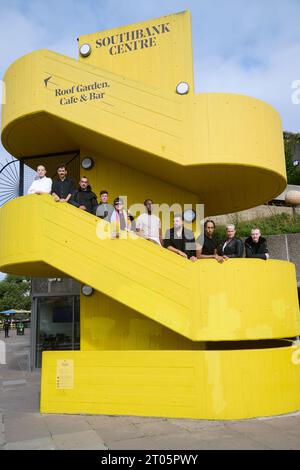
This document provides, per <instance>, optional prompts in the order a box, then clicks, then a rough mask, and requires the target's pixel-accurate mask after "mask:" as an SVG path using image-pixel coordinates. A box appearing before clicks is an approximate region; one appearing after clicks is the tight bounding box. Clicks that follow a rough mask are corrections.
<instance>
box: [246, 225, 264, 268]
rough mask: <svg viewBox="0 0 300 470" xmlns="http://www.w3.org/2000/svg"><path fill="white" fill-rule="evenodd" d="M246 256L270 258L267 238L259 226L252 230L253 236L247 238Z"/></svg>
mask: <svg viewBox="0 0 300 470" xmlns="http://www.w3.org/2000/svg"><path fill="white" fill-rule="evenodd" d="M245 249H246V258H260V259H265V260H267V259H269V258H270V255H269V250H268V247H267V240H266V239H265V238H263V237H262V236H261V233H260V230H259V229H258V228H253V229H252V230H251V236H250V237H249V238H247V239H246V240H245Z"/></svg>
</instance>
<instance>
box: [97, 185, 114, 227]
mask: <svg viewBox="0 0 300 470" xmlns="http://www.w3.org/2000/svg"><path fill="white" fill-rule="evenodd" d="M113 211H114V206H113V205H112V204H109V202H108V191H106V189H103V190H102V191H100V204H99V206H98V207H97V212H96V216H97V217H100V219H104V220H107V221H109V220H110V218H111V215H112V213H113Z"/></svg>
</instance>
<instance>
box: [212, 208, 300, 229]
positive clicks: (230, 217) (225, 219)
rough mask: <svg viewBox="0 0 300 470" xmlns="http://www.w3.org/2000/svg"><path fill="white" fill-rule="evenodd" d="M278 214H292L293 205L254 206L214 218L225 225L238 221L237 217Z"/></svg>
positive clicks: (246, 218) (250, 218)
mask: <svg viewBox="0 0 300 470" xmlns="http://www.w3.org/2000/svg"><path fill="white" fill-rule="evenodd" d="M296 213H297V214H299V215H300V207H299V206H298V207H297V208H296ZM277 214H287V215H290V216H292V215H293V209H292V208H291V207H285V206H267V205H262V206H257V207H254V208H253V209H249V210H247V211H242V212H235V213H234V214H224V215H217V216H215V217H212V218H213V220H214V221H215V222H216V224H218V225H225V224H228V223H232V222H234V221H236V219H238V220H253V219H256V218H261V217H271V216H272V215H277Z"/></svg>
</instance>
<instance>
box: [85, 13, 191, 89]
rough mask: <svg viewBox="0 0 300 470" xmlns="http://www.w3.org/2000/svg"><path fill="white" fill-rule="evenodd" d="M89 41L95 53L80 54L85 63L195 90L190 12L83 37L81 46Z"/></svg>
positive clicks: (140, 79) (162, 86)
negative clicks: (86, 55) (184, 83)
mask: <svg viewBox="0 0 300 470" xmlns="http://www.w3.org/2000/svg"><path fill="white" fill-rule="evenodd" d="M155 29H156V31H155ZM145 40H147V41H145ZM86 43H88V44H90V46H91V48H92V53H91V55H89V56H88V57H86V58H85V57H81V56H80V55H79V59H80V60H81V61H82V63H85V64H89V65H94V66H96V67H101V68H103V69H105V70H110V71H111V72H113V73H115V74H118V75H121V76H125V77H127V78H130V79H132V80H136V81H138V82H143V83H147V84H148V85H150V86H156V87H157V88H160V89H161V90H166V91H170V90H175V89H176V85H177V84H178V83H179V82H182V81H185V82H187V83H189V85H190V87H191V89H192V90H193V89H194V71H193V49H192V34H191V16H190V13H189V12H188V11H183V12H180V13H177V14H174V15H168V16H163V17H161V18H155V19H152V20H147V21H143V22H141V23H136V24H134V25H127V26H122V27H120V28H114V29H111V30H106V31H100V32H97V33H93V34H86V35H82V36H80V37H79V42H78V45H79V48H80V46H81V45H82V44H86ZM130 48H132V51H130Z"/></svg>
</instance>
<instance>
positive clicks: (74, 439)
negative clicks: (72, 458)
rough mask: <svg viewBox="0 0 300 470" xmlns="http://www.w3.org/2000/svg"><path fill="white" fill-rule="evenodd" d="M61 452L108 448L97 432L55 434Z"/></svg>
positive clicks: (56, 444)
mask: <svg viewBox="0 0 300 470" xmlns="http://www.w3.org/2000/svg"><path fill="white" fill-rule="evenodd" d="M52 439H53V441H54V443H55V446H56V448H57V449H59V450H106V449H107V447H106V446H105V445H104V442H103V441H102V439H101V438H100V437H99V435H98V434H97V433H96V432H95V431H92V430H90V431H82V432H75V433H74V432H73V433H68V434H55V435H53V436H52Z"/></svg>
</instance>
